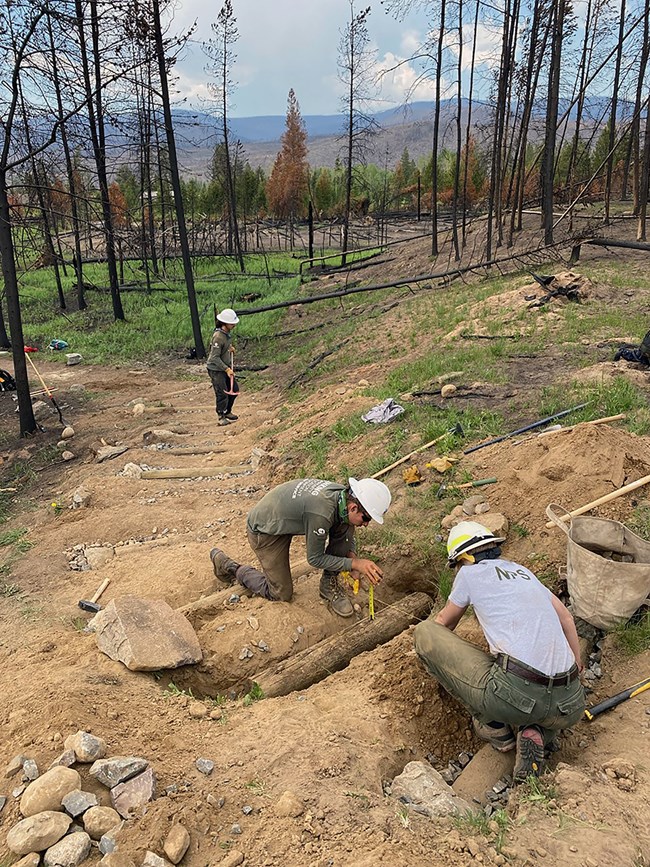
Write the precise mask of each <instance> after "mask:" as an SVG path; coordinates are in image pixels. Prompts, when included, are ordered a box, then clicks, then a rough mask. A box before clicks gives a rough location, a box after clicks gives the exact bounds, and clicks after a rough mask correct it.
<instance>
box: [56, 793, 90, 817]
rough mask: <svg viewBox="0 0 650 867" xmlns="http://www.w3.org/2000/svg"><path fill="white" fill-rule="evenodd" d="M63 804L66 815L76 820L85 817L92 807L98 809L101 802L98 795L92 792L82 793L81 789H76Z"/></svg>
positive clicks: (65, 798) (66, 797)
mask: <svg viewBox="0 0 650 867" xmlns="http://www.w3.org/2000/svg"><path fill="white" fill-rule="evenodd" d="M61 804H62V805H63V809H64V810H65V811H66V813H68V815H70V816H72V818H73V819H76V818H77V816H81V815H83V814H84V813H85V812H86V810H90V808H91V807H97V806H98V805H99V801H98V800H97V795H94V794H93V793H92V792H82V791H81V790H80V789H75V791H74V792H69V793H68V794H67V795H66V796H65V797H64V798H63V800H62V801H61Z"/></svg>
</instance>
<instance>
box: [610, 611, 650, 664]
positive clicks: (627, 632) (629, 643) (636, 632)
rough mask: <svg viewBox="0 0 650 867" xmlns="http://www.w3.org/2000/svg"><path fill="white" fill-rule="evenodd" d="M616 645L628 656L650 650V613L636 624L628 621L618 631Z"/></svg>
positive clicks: (647, 612)
mask: <svg viewBox="0 0 650 867" xmlns="http://www.w3.org/2000/svg"><path fill="white" fill-rule="evenodd" d="M615 634H616V643H617V644H618V646H619V647H620V648H621V649H622V650H623V652H624V653H625V654H626V655H628V656H634V655H635V654H637V653H643V651H644V650H648V649H650V611H646V612H645V613H644V614H643V615H642V616H641V618H640V619H639V620H638V621H636V622H631V621H628V622H627V623H624V624H622V625H621V626H619V627H618V628H617V630H616V633H615Z"/></svg>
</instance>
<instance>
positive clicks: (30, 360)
mask: <svg viewBox="0 0 650 867" xmlns="http://www.w3.org/2000/svg"><path fill="white" fill-rule="evenodd" d="M25 358H26V359H27V361H29V363H30V364H31V366H32V367H33V368H34V373H35V374H36V376H37V377H38V378H39V380H40V383H41V385H42V386H43V390H44V391H45V394H46V395H47V396H48V398H49V399H50V402H51V403H52V405H53V406H54V409H55V410H56V411H57V413H58V415H59V421H60V422H61V424H62V425H63V426H64V427H65V421H64V420H63V415H62V413H61V407H60V406H59V404H58V403H57V402H56V398H55V397H54V395H53V394H52V392H51V391H50V389H49V388H48V387H47V385H46V383H45V380H44V379H43V377H42V376H41V374H40V373H39V372H38V369H37V367H36V365H35V364H34V362H33V361H32V357H31V355H30V354H29V353H28V352H27V351H25Z"/></svg>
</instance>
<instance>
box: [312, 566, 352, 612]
mask: <svg viewBox="0 0 650 867" xmlns="http://www.w3.org/2000/svg"><path fill="white" fill-rule="evenodd" d="M319 589H320V595H321V598H322V599H327V602H328V603H329V607H330V608H331V609H332V611H333V612H334V614H338V615H339V617H351V616H352V615H353V614H354V608H353V607H352V603H351V602H350V600H349V599H348V595H347V593H346V592H345V590H343V588H342V587H341V585H340V584H339V582H338V578H337V576H336V573H334V572H323V574H322V575H321V579H320V588H319Z"/></svg>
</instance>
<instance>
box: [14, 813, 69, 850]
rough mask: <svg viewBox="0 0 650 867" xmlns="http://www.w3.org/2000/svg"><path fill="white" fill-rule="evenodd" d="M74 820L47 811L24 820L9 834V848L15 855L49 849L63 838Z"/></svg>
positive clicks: (61, 814)
mask: <svg viewBox="0 0 650 867" xmlns="http://www.w3.org/2000/svg"><path fill="white" fill-rule="evenodd" d="M71 822H72V819H71V818H70V816H66V815H65V813H57V812H55V811H54V810H46V811H44V812H43V813H37V814H36V815H35V816H30V817H29V818H28V819H23V820H22V822H18V824H17V825H14V827H13V828H12V829H11V831H9V833H8V834H7V846H8V847H9V849H10V850H11V851H12V852H13V853H14V855H29V853H30V852H42V851H43V850H44V849H49V848H50V846H53V845H54V844H55V843H58V841H59V840H60V839H61V837H63V835H64V834H65V833H66V831H67V830H68V828H69V827H70V824H71Z"/></svg>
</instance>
